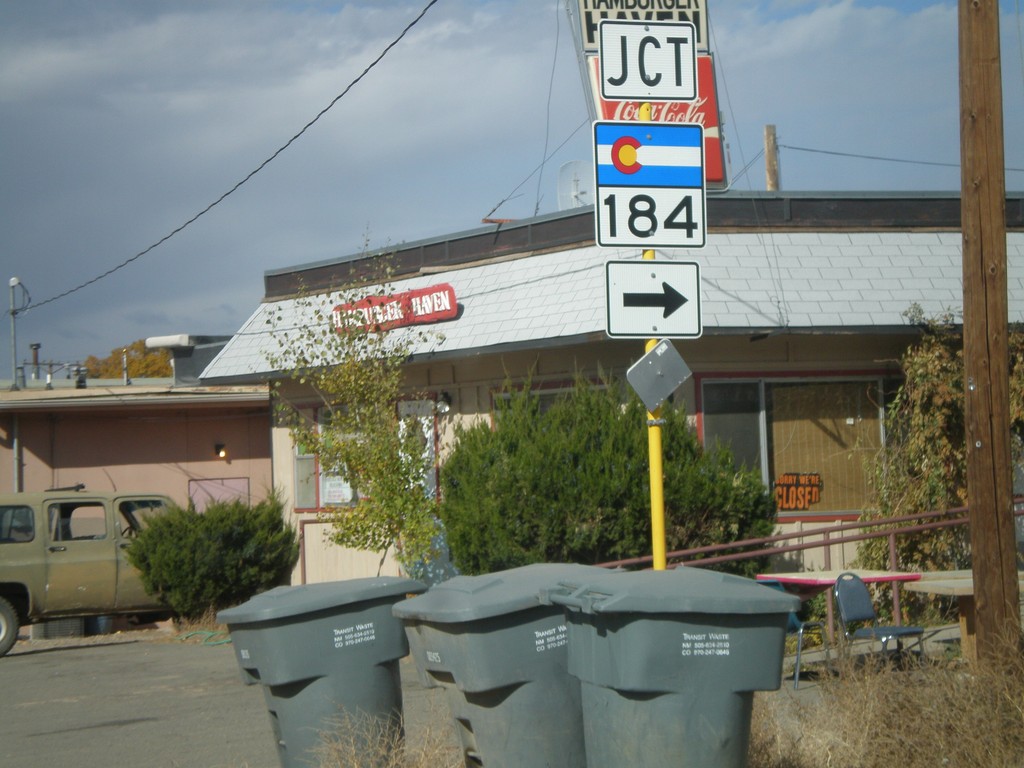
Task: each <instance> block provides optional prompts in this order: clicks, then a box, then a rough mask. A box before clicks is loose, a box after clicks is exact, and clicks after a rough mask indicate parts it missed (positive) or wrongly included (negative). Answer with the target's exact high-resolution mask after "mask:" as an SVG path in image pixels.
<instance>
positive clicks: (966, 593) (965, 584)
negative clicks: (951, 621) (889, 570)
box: [906, 570, 1024, 660]
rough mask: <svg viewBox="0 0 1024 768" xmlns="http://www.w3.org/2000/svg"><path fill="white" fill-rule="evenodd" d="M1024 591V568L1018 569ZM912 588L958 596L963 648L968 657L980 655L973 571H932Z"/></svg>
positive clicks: (961, 644)
mask: <svg viewBox="0 0 1024 768" xmlns="http://www.w3.org/2000/svg"><path fill="white" fill-rule="evenodd" d="M1017 578H1018V579H1019V580H1020V585H1021V590H1022V591H1024V572H1020V571H1018V572H1017ZM906 588H907V589H908V590H909V591H911V592H922V593H924V594H928V595H949V596H952V597H955V598H956V603H957V612H958V613H959V621H960V652H961V653H962V654H963V656H964V658H965V659H971V660H974V659H977V658H978V644H977V636H976V633H975V627H974V573H973V572H971V571H969V570H966V571H930V572H925V573H922V574H921V579H920V580H919V581H917V582H915V583H913V584H908V585H907V587H906Z"/></svg>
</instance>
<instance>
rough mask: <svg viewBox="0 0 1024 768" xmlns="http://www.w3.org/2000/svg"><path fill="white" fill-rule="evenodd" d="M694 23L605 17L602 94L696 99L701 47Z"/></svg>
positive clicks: (680, 99) (603, 23)
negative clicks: (620, 19) (698, 57)
mask: <svg viewBox="0 0 1024 768" xmlns="http://www.w3.org/2000/svg"><path fill="white" fill-rule="evenodd" d="M695 36H696V31H695V29H694V26H693V24H690V23H689V22H686V23H684V24H649V23H646V22H642V21H632V22H631V21H602V22H601V96H602V97H604V98H606V99H620V100H626V99H640V100H644V101H693V100H694V99H696V98H697V49H696V47H695V45H694V38H695Z"/></svg>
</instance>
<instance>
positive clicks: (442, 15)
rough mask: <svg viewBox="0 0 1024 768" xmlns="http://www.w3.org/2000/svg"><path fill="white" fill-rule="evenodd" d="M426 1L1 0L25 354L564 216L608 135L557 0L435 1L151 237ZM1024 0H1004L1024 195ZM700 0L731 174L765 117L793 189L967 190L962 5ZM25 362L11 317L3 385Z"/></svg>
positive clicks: (187, 327) (2, 121) (6, 129)
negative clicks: (509, 225) (400, 250)
mask: <svg viewBox="0 0 1024 768" xmlns="http://www.w3.org/2000/svg"><path fill="white" fill-rule="evenodd" d="M429 2H430V0H353V1H352V2H342V1H341V0H334V1H329V0H291V1H290V2H289V1H286V0H202V1H200V0H194V1H193V0H177V2H170V1H163V0H150V1H148V2H136V1H135V0H91V2H77V1H75V0H31V1H30V0H0V222H2V226H0V264H2V265H3V267H4V269H3V270H0V273H2V274H0V277H2V278H3V280H4V283H6V282H7V281H8V279H9V278H10V277H15V276H16V277H18V278H20V280H21V281H22V283H23V285H24V287H25V288H26V289H27V291H28V296H29V297H30V302H31V303H30V305H29V307H30V308H29V309H28V310H27V311H25V312H22V313H19V314H18V315H17V353H18V359H19V361H20V360H22V359H25V358H27V357H28V356H29V354H30V353H29V346H28V345H29V344H30V343H32V342H39V343H41V344H42V350H41V355H42V357H43V359H44V360H57V361H66V362H71V361H76V360H82V359H84V358H85V357H86V356H87V355H90V354H94V355H98V356H105V355H107V354H108V353H109V352H110V351H111V350H112V349H114V348H115V347H119V346H121V345H123V344H126V343H129V342H131V341H133V340H135V339H139V338H143V337H147V336H155V335H165V334H172V333H191V334H230V333H232V332H234V331H235V330H236V329H237V328H238V327H239V326H240V325H241V324H242V322H243V321H244V320H245V319H246V318H247V317H248V316H249V314H250V313H251V312H252V311H253V310H254V309H255V308H256V306H257V305H258V304H259V302H260V299H261V297H262V290H263V283H262V279H263V273H264V271H266V270H269V269H279V268H282V267H288V266H292V265H296V264H303V263H308V262H314V261H321V260H324V259H330V258H334V257H339V256H345V255H350V254H354V253H358V252H359V251H361V250H363V249H364V248H365V247H372V248H377V247H385V246H388V245H396V244H399V243H402V242H408V241H413V240H418V239H422V238H430V237H437V236H441V235H446V234H450V233H454V232H461V231H464V230H469V229H474V228H477V227H479V226H481V220H482V219H483V218H485V217H488V216H492V217H501V218H523V217H529V216H532V215H534V214H535V213H542V214H543V213H549V212H552V211H555V210H557V209H558V194H557V179H558V175H559V169H560V167H562V166H563V165H564V164H565V163H567V162H570V161H586V162H587V163H588V164H589V163H590V160H591V157H592V151H593V150H592V147H591V133H590V129H589V119H590V116H589V110H588V99H589V95H588V94H587V93H586V91H585V90H584V84H583V79H582V78H581V76H580V67H579V64H578V60H577V51H576V44H575V42H574V34H573V26H572V22H571V21H570V19H569V17H568V16H567V13H566V7H565V0H493V1H492V0H438V1H437V2H436V3H435V4H434V5H432V6H431V7H429V9H428V10H426V12H425V14H424V15H423V17H422V19H420V20H419V21H418V22H417V23H415V25H414V26H412V28H411V29H410V30H409V31H408V32H407V34H406V35H405V36H404V38H403V39H401V41H400V42H398V43H397V44H396V45H395V46H394V47H393V48H392V49H391V50H390V51H389V52H388V53H387V55H386V56H384V58H383V59H382V60H381V61H380V62H379V63H378V64H376V65H375V66H373V67H372V68H371V69H370V71H369V72H367V73H366V74H365V75H364V76H363V77H362V79H361V80H359V82H357V83H356V84H355V85H354V86H352V88H351V90H350V91H349V92H348V93H347V94H346V95H344V96H343V97H342V98H340V99H338V100H337V102H336V103H334V105H333V106H332V107H331V108H330V110H329V111H327V112H326V113H325V114H324V115H323V116H322V117H321V118H320V119H319V120H318V121H317V122H316V123H315V124H314V125H312V126H311V127H310V128H309V129H308V130H307V131H306V132H305V133H304V134H303V135H302V136H301V137H300V138H298V139H296V140H295V141H294V142H293V143H292V144H291V145H290V146H289V147H288V148H287V149H285V150H284V151H282V152H281V153H280V154H279V155H278V156H277V157H276V158H275V159H274V160H273V161H272V162H270V163H269V164H267V165H266V166H265V167H264V168H263V169H262V170H260V171H259V173H257V174H255V175H254V176H252V177H251V178H250V179H249V180H248V181H247V182H246V183H245V184H243V185H242V186H240V187H239V188H238V189H237V190H236V191H234V192H233V193H232V194H230V195H229V196H228V197H226V198H225V199H224V200H223V201H222V202H220V203H219V204H218V205H216V206H215V207H213V208H212V209H210V210H209V211H208V212H207V213H205V214H204V215H202V216H201V217H199V218H198V219H196V220H195V221H194V222H193V223H191V224H189V225H188V226H187V227H185V228H184V229H183V230H181V231H180V232H178V233H177V234H174V235H173V236H172V237H170V238H169V239H167V240H166V241H165V242H163V243H161V244H160V245H158V246H157V247H155V248H152V249H151V250H149V251H148V252H147V253H145V254H144V255H138V254H140V253H142V252H143V251H144V250H146V249H148V248H149V247H150V246H152V245H154V244H155V243H157V242H159V241H160V240H161V239H163V238H165V237H166V236H167V235H169V234H171V233H172V232H174V231H175V230H176V229H178V228H179V227H181V226H182V225H183V224H185V223H186V222H188V221H189V220H190V219H192V218H193V217H195V216H196V214H199V213H200V212H202V211H203V210H204V209H206V208H207V206H209V205H210V204H211V203H213V202H214V201H216V200H218V198H220V197H221V196H222V195H224V193H226V192H228V191H229V190H231V189H232V188H233V187H234V186H235V185H236V184H238V183H239V182H240V181H242V180H243V179H245V178H246V176H247V175H249V174H250V172H252V171H254V170H255V169H256V168H258V167H259V166H260V164H261V163H263V162H264V161H265V160H267V159H268V158H269V157H271V156H272V155H273V154H274V152H275V151H277V150H278V149H280V148H281V147H282V146H284V145H285V144H286V143H287V142H288V140H289V139H291V138H292V137H293V136H295V135H296V134H297V133H298V132H299V131H300V130H302V128H303V126H305V125H306V124H307V123H309V122H310V121H311V120H313V119H314V118H315V117H316V116H317V114H318V113H320V111H321V110H323V109H324V108H325V107H327V106H328V105H330V104H331V102H332V101H333V100H334V99H335V98H336V97H338V96H339V95H340V94H342V92H344V91H345V89H346V88H348V87H349V85H350V84H351V83H353V81H355V80H356V79H357V78H359V77H360V75H361V73H363V72H364V70H366V69H367V67H370V66H371V65H372V64H373V62H374V60H375V59H376V58H377V57H378V56H380V55H381V53H382V52H383V51H384V50H385V49H386V48H387V47H388V45H389V44H391V43H392V42H393V41H394V40H395V39H396V38H398V37H399V36H400V35H401V33H402V31H403V29H405V28H406V27H407V26H408V25H410V24H411V23H412V22H413V21H414V20H415V19H416V17H417V16H418V15H419V14H420V13H421V12H422V11H423V9H424V7H426V6H427V5H428V4H429ZM1021 4H1022V3H1021V1H1020V0H1003V2H1002V3H1001V7H1002V18H1001V32H1002V64H1003V92H1004V122H1005V132H1006V138H1007V147H1006V164H1007V166H1008V168H1009V169H1016V170H1010V171H1008V173H1007V186H1008V187H1009V188H1011V189H1017V190H1019V189H1021V188H1024V172H1022V171H1021V169H1024V144H1022V142H1020V141H1019V139H1020V137H1022V136H1024V54H1022V51H1021V38H1022V24H1024V22H1022V20H1021V16H1020V15H1021V13H1022V11H1021ZM570 5H571V6H573V7H575V0H570ZM708 10H709V18H710V23H711V36H710V37H711V47H712V50H713V52H714V53H715V56H716V67H717V77H718V86H719V101H720V105H721V111H722V118H723V122H724V138H725V141H726V144H727V149H728V156H729V161H730V167H731V173H732V177H733V185H734V187H736V188H738V189H741V190H761V189H764V170H763V169H764V163H763V159H762V158H759V157H758V153H759V152H760V150H761V147H762V143H763V138H762V137H763V130H764V126H765V124H768V123H771V124H775V125H776V126H777V131H778V140H779V143H780V145H781V146H782V150H781V169H782V186H783V188H784V189H788V190H793V191H797V190H828V191H855V190H932V191H935V190H938V191H948V190H956V189H958V187H959V183H960V181H959V170H958V169H957V167H956V164H957V163H958V161H959V134H958V130H959V124H958V85H957V82H958V72H957V20H956V16H957V13H956V2H955V0H931V1H928V0H887V1H885V0H716V1H715V2H711V3H710V8H709V9H708ZM811 150H814V151H811ZM847 155H852V156H853V157H849V156H847ZM870 158H888V159H870ZM895 160H904V161H913V162H895ZM748 164H749V170H748V171H747V172H746V173H741V171H742V169H744V167H746V166H748ZM710 225H711V227H712V228H713V226H714V222H710ZM136 256H137V258H136ZM125 262H129V263H128V264H127V265H126V266H123V267H120V265H122V264H125ZM119 267H120V268H119ZM111 270H113V271H112V272H111ZM108 272H109V273H110V274H107V273H108ZM104 275H106V276H104ZM101 276H102V277H101ZM97 278H99V279H97ZM83 286H84V287H83ZM25 300H26V297H25V296H24V295H23V293H22V292H21V290H20V289H19V290H18V291H17V292H16V296H15V301H16V305H17V306H19V307H20V306H22V304H23V302H24V301H25ZM4 307H5V310H6V309H7V308H9V303H8V300H7V299H5V300H4ZM5 314H7V313H6V312H5ZM9 361H10V340H9V331H8V328H7V327H5V328H3V329H2V331H0V378H9V376H10V362H9Z"/></svg>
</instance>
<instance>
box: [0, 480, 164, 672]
mask: <svg viewBox="0 0 1024 768" xmlns="http://www.w3.org/2000/svg"><path fill="white" fill-rule="evenodd" d="M170 504H171V500H170V499H169V498H167V497H166V496H161V495H160V494H153V493H90V492H87V491H85V490H82V489H81V487H75V488H70V489H58V490H52V491H44V492H41V493H16V494H7V495H0V656H3V655H4V654H5V653H7V652H8V651H9V650H10V649H11V647H12V646H13V645H14V643H15V641H16V640H17V638H18V628H19V626H21V625H24V624H35V623H38V622H42V621H46V620H48V619H56V618H65V617H79V616H111V615H128V616H139V617H144V618H145V620H153V619H156V618H164V617H166V616H168V615H169V612H168V609H167V606H166V605H162V604H160V603H159V602H157V600H156V598H154V597H151V596H149V595H147V594H146V591H145V589H144V588H143V586H142V582H141V581H140V579H139V573H138V571H137V570H136V569H135V568H134V567H133V566H132V565H131V564H130V563H129V562H128V558H127V556H126V549H127V548H128V547H129V546H130V545H131V542H132V539H133V538H134V537H135V536H137V535H138V533H139V531H141V530H142V529H143V528H144V527H145V525H146V521H147V519H149V518H151V517H152V516H153V515H158V514H161V513H162V512H163V511H164V510H165V509H167V507H168V506H169V505H170Z"/></svg>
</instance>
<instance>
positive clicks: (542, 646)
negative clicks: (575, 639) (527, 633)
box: [533, 624, 569, 653]
mask: <svg viewBox="0 0 1024 768" xmlns="http://www.w3.org/2000/svg"><path fill="white" fill-rule="evenodd" d="M568 642H569V629H568V627H566V625H565V624H559V625H558V626H557V627H551V628H550V629H535V630H534V631H533V643H534V647H535V648H536V649H537V652H538V653H543V652H544V651H550V650H552V649H554V648H561V647H562V646H563V645H566V644H568Z"/></svg>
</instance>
